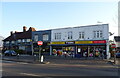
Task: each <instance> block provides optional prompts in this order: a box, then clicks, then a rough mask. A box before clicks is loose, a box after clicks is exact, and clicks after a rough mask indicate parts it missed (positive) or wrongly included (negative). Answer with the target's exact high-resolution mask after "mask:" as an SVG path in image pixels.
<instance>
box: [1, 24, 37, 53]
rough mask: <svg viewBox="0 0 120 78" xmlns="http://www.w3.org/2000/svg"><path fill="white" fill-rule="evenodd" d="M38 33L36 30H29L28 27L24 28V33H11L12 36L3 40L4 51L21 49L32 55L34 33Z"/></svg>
mask: <svg viewBox="0 0 120 78" xmlns="http://www.w3.org/2000/svg"><path fill="white" fill-rule="evenodd" d="M33 31H36V30H35V28H33V27H30V28H29V29H28V30H27V27H26V26H24V27H23V31H22V32H17V31H15V32H14V33H13V31H11V32H10V36H9V37H7V38H5V39H4V40H3V42H4V43H3V51H5V50H8V49H19V50H23V51H24V53H27V54H31V51H32V48H31V47H32V46H31V44H32V42H31V39H32V32H33Z"/></svg>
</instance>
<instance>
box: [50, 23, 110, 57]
mask: <svg viewBox="0 0 120 78" xmlns="http://www.w3.org/2000/svg"><path fill="white" fill-rule="evenodd" d="M108 40H109V25H108V24H98V25H88V26H77V27H68V28H58V29H52V30H51V43H50V54H51V55H52V54H54V52H55V51H56V52H57V51H60V52H62V54H63V53H68V54H69V55H74V56H76V57H77V56H78V55H79V56H80V57H84V54H85V53H87V55H86V56H87V57H89V56H90V54H91V53H92V54H93V56H92V57H97V54H99V55H102V54H104V56H109V41H108ZM106 58H107V57H106Z"/></svg>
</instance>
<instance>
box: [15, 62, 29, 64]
mask: <svg viewBox="0 0 120 78" xmlns="http://www.w3.org/2000/svg"><path fill="white" fill-rule="evenodd" d="M17 63H19V64H29V63H24V62H17Z"/></svg>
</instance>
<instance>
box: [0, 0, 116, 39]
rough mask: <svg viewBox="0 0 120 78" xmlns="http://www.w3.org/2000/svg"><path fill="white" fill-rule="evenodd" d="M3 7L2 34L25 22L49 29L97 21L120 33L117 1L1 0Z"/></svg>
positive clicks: (8, 33) (91, 23)
mask: <svg viewBox="0 0 120 78" xmlns="http://www.w3.org/2000/svg"><path fill="white" fill-rule="evenodd" d="M0 11H1V12H0V17H1V19H0V22H1V23H0V35H1V36H3V37H8V36H9V35H10V32H11V31H13V32H15V31H18V32H20V31H23V26H26V27H27V29H28V28H29V27H34V28H35V29H36V30H47V29H55V28H64V27H75V26H86V25H95V24H109V31H110V32H112V33H114V35H113V36H117V35H118V27H117V26H118V24H117V19H118V17H117V16H118V15H117V13H118V1H101V2H97V1H78V2H77V1H75V2H74V1H71V2H69V1H67V2H64V1H61V2H57V1H52V2H47V1H46V2H44V1H43V2H42V1H32V2H30V1H26V2H24V1H21V2H15V1H11V2H10V1H9V2H8V1H2V2H0ZM98 21H99V22H101V23H98ZM113 36H111V37H110V39H113Z"/></svg>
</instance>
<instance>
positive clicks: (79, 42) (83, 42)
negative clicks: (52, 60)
mask: <svg viewBox="0 0 120 78" xmlns="http://www.w3.org/2000/svg"><path fill="white" fill-rule="evenodd" d="M91 43H92V41H75V44H91Z"/></svg>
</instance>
